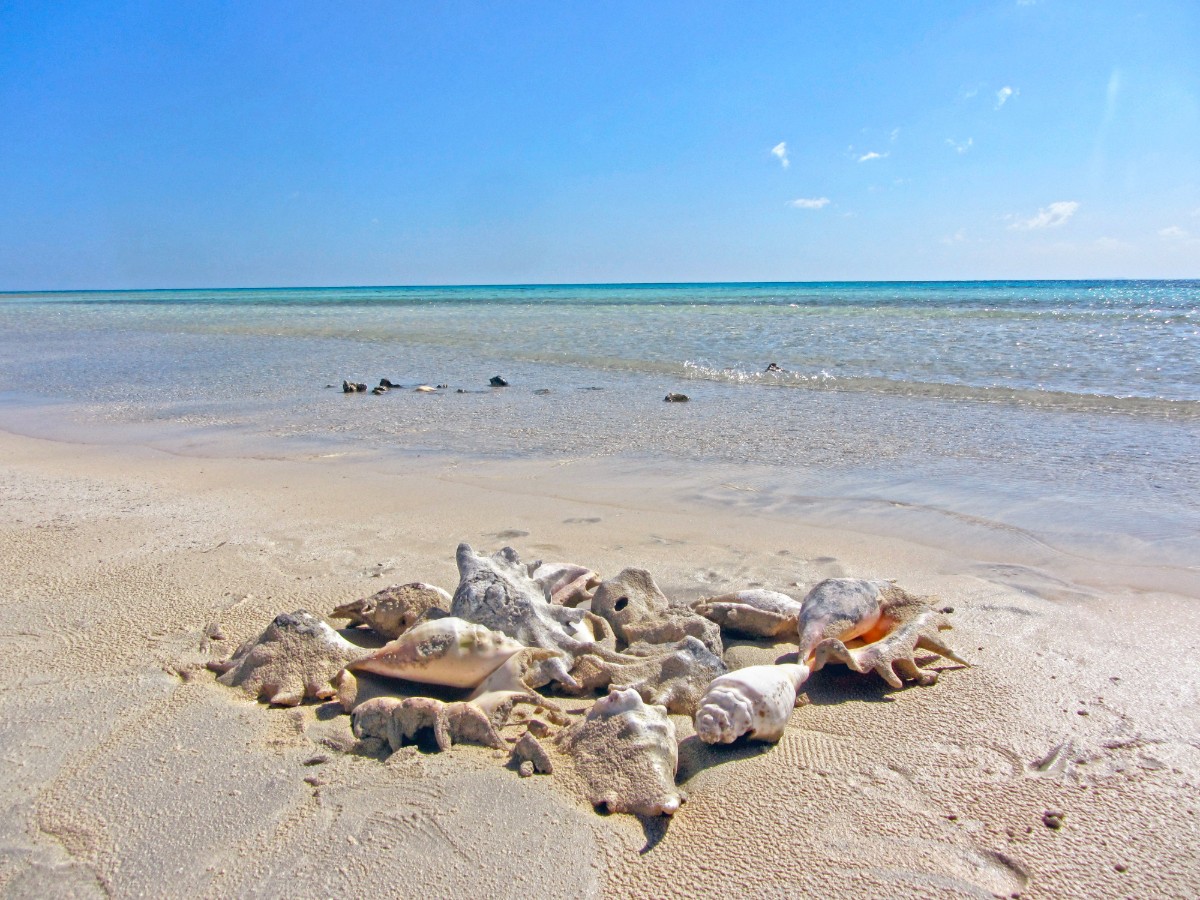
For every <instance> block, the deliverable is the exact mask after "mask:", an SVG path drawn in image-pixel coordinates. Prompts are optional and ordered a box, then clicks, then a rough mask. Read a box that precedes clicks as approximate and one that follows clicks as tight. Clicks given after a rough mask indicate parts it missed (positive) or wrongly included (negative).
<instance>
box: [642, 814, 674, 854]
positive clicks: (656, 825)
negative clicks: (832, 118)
mask: <svg viewBox="0 0 1200 900" xmlns="http://www.w3.org/2000/svg"><path fill="white" fill-rule="evenodd" d="M673 818H674V816H638V817H637V819H638V821H639V822H640V823H641V825H642V834H644V835H645V836H646V843H645V844H644V845H643V846H642V849H641V850H639V851H638V856H645V855H646V854H647V853H649V852H650V851H651V850H653V849H654V848H655V847H657V846H658V845H659V844H661V843H662V840H663V838H665V837H666V836H667V829H668V828H670V827H671V820H672V819H673Z"/></svg>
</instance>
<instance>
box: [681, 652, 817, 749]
mask: <svg viewBox="0 0 1200 900" xmlns="http://www.w3.org/2000/svg"><path fill="white" fill-rule="evenodd" d="M807 677H808V667H807V666H802V665H774V666H748V667H746V668H744V669H738V670H737V671H736V672H730V673H729V674H727V675H722V676H720V677H719V678H716V679H714V680H713V683H712V684H711V685H709V687H708V692H707V693H705V695H704V696H703V697H702V698H701V700H700V708H699V709H698V710H697V711H696V718H695V725H696V734H697V735H699V737H700V740H702V741H704V742H705V743H706V744H730V743H732V742H733V741H736V740H737V739H738V738H739V737H741V736H742V735H743V734H744V735H747V736H749V737H750V738H752V739H753V740H758V741H772V742H773V741H777V740H779V739H780V738H781V737H783V730H784V728H786V727H787V723H788V719H789V718H790V717H791V715H792V710H793V709H794V708H795V706H796V691H797V690H798V689H799V686H800V685H801V684H802V683H803V682H804V680H805V679H806V678H807Z"/></svg>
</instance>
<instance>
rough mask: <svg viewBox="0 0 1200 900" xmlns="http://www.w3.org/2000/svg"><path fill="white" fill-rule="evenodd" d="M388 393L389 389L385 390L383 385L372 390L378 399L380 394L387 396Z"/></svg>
mask: <svg viewBox="0 0 1200 900" xmlns="http://www.w3.org/2000/svg"><path fill="white" fill-rule="evenodd" d="M387 392H388V389H387V388H385V387H384V386H383V385H382V384H381V385H379V387H374V388H371V393H372V394H374V395H375V396H376V397H378V396H379V395H380V394H386V393H387Z"/></svg>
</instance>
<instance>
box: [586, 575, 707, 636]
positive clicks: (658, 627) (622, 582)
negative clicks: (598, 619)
mask: <svg viewBox="0 0 1200 900" xmlns="http://www.w3.org/2000/svg"><path fill="white" fill-rule="evenodd" d="M592 612H594V613H595V614H596V615H598V616H602V617H603V618H605V619H607V620H608V623H609V624H610V625H612V629H613V632H614V633H615V634H616V636H617V638H618V639H619V640H621V641H623V642H624V643H625V644H636V643H638V642H639V641H645V642H646V643H648V644H670V643H674V642H675V641H681V640H683V639H684V638H685V637H689V636H690V637H694V638H697V639H699V640H700V642H701V643H703V644H704V646H706V647H708V649H709V650H711V651H712V652H713V653H715V654H716V655H717V656H720V655H721V653H722V652H723V649H724V648H723V647H722V645H721V629H720V628H719V627H718V626H717V625H715V624H714V623H712V622H710V621H709V620H708V619H706V618H704V617H703V616H700V615H698V614H696V613H695V612H693V611H692V610H690V609H688V608H687V607H680V606H676V607H673V606H671V605H670V601H668V600H667V598H666V597H665V596H664V595H663V592H662V591H661V590H659V588H658V585H657V584H655V583H654V578H653V576H651V574H650V573H649V572H647V571H646V570H645V569H632V568H631V569H624V570H622V571H621V572H620V573H619V574H618V575H617V576H616V577H615V578H610V579H608V580H607V581H604V582H603V583H601V585H600V587H598V588H596V594H595V596H594V597H592Z"/></svg>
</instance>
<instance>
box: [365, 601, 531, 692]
mask: <svg viewBox="0 0 1200 900" xmlns="http://www.w3.org/2000/svg"><path fill="white" fill-rule="evenodd" d="M524 649H525V647H524V646H523V645H522V644H521V643H520V642H518V641H515V640H513V639H512V638H511V637H509V636H508V635H506V634H503V633H501V632H499V631H492V630H491V629H490V628H486V627H484V626H483V625H476V624H475V623H473V622H467V621H465V620H463V619H459V618H455V617H453V616H447V617H446V618H442V619H433V620H431V621H426V622H422V623H421V624H419V625H416V626H414V627H413V628H410V629H409V630H408V631H406V632H405V633H404V634H402V635H401V636H400V637H398V638H396V640H394V641H390V642H389V643H387V644H384V645H383V646H382V647H380V648H379V649H378V650H375V651H374V652H372V653H369V654H367V655H366V656H363V657H362V658H360V659H356V660H354V661H353V662H351V663H350V664H349V665H348V666H346V668H347V669H348V670H349V671H351V672H372V673H374V674H376V675H386V676H388V677H390V678H403V679H406V680H407V681H419V682H422V683H424V684H441V685H445V686H447V687H457V688H474V687H477V686H478V685H479V684H480V683H482V682H483V681H484V680H485V679H486V678H487V677H488V676H489V675H491V674H492V673H493V672H494V671H496V669H498V668H500V666H502V665H503V664H504V663H505V662H506V661H507V660H508V659H509V658H510V657H512V656H514V655H516V654H518V653H520V652H521V651H522V650H524Z"/></svg>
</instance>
